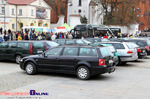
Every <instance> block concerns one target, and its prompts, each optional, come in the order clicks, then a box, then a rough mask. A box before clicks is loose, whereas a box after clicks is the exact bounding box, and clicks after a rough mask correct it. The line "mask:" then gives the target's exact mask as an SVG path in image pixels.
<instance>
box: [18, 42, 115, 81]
mask: <svg viewBox="0 0 150 99" xmlns="http://www.w3.org/2000/svg"><path fill="white" fill-rule="evenodd" d="M20 68H21V69H22V70H25V71H26V73H27V74H29V75H33V74H36V73H37V71H38V72H41V71H42V72H57V73H67V74H75V75H77V76H78V78H79V79H82V80H86V79H89V78H90V77H91V76H95V75H99V74H103V73H111V72H113V71H114V69H115V67H114V66H113V57H112V53H111V51H110V50H108V49H107V48H106V47H92V46H81V45H64V46H58V47H54V48H52V49H49V50H48V51H46V52H44V53H43V54H41V55H32V56H28V57H24V58H22V59H21V61H20Z"/></svg>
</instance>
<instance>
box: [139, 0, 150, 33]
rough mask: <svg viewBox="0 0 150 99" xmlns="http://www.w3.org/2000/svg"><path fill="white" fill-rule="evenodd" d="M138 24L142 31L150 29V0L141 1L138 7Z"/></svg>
mask: <svg viewBox="0 0 150 99" xmlns="http://www.w3.org/2000/svg"><path fill="white" fill-rule="evenodd" d="M137 22H138V23H139V29H140V30H142V31H143V30H147V29H149V28H150V0H140V2H139V5H138V6H137Z"/></svg>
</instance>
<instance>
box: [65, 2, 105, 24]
mask: <svg viewBox="0 0 150 99" xmlns="http://www.w3.org/2000/svg"><path fill="white" fill-rule="evenodd" d="M99 9H102V6H101V5H99V4H97V3H96V2H95V1H94V0H69V3H68V16H67V23H68V24H69V25H72V24H73V23H72V19H78V20H80V18H79V16H82V17H84V16H85V17H86V18H87V21H88V22H87V24H103V14H100V13H101V10H99ZM78 20H74V22H79V21H78ZM76 24H77V23H76Z"/></svg>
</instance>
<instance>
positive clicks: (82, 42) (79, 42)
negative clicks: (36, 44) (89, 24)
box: [54, 39, 91, 45]
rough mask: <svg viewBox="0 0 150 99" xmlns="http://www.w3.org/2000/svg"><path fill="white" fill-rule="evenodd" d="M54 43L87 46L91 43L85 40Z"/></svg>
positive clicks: (61, 40) (64, 40) (67, 40)
mask: <svg viewBox="0 0 150 99" xmlns="http://www.w3.org/2000/svg"><path fill="white" fill-rule="evenodd" d="M54 42H56V43H58V44H59V45H89V44H90V43H91V42H89V41H87V40H85V39H56V40H54Z"/></svg>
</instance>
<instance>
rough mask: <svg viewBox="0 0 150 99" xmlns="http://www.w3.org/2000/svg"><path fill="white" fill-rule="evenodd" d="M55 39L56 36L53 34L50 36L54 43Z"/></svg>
mask: <svg viewBox="0 0 150 99" xmlns="http://www.w3.org/2000/svg"><path fill="white" fill-rule="evenodd" d="M56 37H57V36H56V35H55V34H54V33H53V34H52V36H51V40H52V41H54V40H55V39H56Z"/></svg>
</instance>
